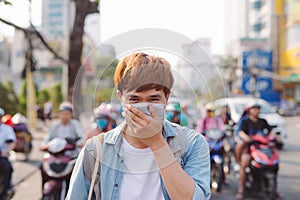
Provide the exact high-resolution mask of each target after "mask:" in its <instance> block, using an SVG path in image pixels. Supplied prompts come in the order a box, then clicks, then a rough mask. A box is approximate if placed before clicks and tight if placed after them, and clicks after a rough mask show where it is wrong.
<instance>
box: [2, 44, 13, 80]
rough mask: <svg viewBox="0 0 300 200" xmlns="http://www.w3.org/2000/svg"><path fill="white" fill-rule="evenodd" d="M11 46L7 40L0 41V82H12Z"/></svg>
mask: <svg viewBox="0 0 300 200" xmlns="http://www.w3.org/2000/svg"><path fill="white" fill-rule="evenodd" d="M11 80H12V77H11V66H10V45H9V44H8V42H6V41H5V40H3V41H0V82H1V83H4V82H7V81H11Z"/></svg>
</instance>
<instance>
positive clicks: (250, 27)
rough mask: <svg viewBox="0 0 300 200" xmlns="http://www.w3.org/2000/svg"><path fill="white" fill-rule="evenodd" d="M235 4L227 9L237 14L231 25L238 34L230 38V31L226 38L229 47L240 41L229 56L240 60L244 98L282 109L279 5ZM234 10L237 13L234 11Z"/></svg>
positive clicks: (259, 0) (253, 0)
mask: <svg viewBox="0 0 300 200" xmlns="http://www.w3.org/2000/svg"><path fill="white" fill-rule="evenodd" d="M228 2H231V1H228ZM232 2H233V3H234V4H235V6H234V7H233V8H231V7H230V5H228V8H227V9H228V10H227V13H230V12H233V13H235V14H231V16H233V18H232V19H230V21H233V22H231V24H233V30H238V31H237V32H238V33H237V34H231V32H230V31H229V32H228V31H227V35H229V37H226V39H227V42H226V43H227V44H230V41H238V42H234V45H233V46H232V48H233V49H234V50H230V51H228V54H230V55H233V56H237V57H238V58H239V65H240V66H241V69H242V71H243V73H242V77H241V84H240V85H241V90H242V91H243V93H245V94H252V95H255V96H258V97H261V98H263V99H265V100H267V101H268V102H270V103H272V104H275V105H279V104H280V101H281V87H280V84H279V83H280V78H279V73H278V70H279V63H278V57H280V56H279V55H278V54H279V52H278V45H277V44H278V43H277V42H278V29H277V27H276V26H275V25H276V24H275V21H276V15H275V14H274V13H275V4H276V3H275V2H276V1H273V0H242V1H232ZM232 2H231V4H232ZM229 4H230V3H229ZM234 8H236V9H237V10H236V11H234V10H232V9H234ZM239 8H241V9H239ZM241 10H242V13H241ZM237 13H239V14H237ZM229 25H230V23H229ZM227 29H228V30H230V29H231V27H230V26H229V27H227ZM276 34H277V35H276ZM235 37H239V38H235ZM228 49H230V48H228Z"/></svg>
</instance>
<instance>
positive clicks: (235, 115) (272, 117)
mask: <svg viewBox="0 0 300 200" xmlns="http://www.w3.org/2000/svg"><path fill="white" fill-rule="evenodd" d="M252 102H255V103H258V104H259V105H260V106H261V109H260V115H259V116H260V117H261V118H264V119H266V120H267V122H268V124H269V125H271V126H272V127H274V128H273V131H274V132H276V133H277V134H279V135H280V136H281V138H282V141H283V143H285V142H286V140H287V128H286V121H285V119H284V118H283V117H282V116H280V115H279V114H278V113H277V112H276V111H275V110H274V109H273V108H272V106H271V104H269V103H268V102H267V101H265V100H264V99H260V98H255V97H248V96H247V97H232V98H220V99H217V100H215V101H214V105H215V106H216V111H218V110H219V109H220V108H221V107H222V106H223V105H227V106H228V108H229V112H230V114H231V119H232V120H233V121H234V122H235V123H237V122H238V121H239V119H240V117H241V115H242V113H243V111H244V109H245V107H246V106H247V105H248V104H250V103H252Z"/></svg>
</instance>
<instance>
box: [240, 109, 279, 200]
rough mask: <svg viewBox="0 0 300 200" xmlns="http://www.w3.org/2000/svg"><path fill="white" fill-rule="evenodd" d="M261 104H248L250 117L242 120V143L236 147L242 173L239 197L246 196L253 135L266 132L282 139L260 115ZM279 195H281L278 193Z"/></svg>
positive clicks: (277, 138)
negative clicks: (247, 169) (246, 170)
mask: <svg viewBox="0 0 300 200" xmlns="http://www.w3.org/2000/svg"><path fill="white" fill-rule="evenodd" d="M259 113H260V105H259V104H257V103H250V104H249V105H248V117H247V118H245V119H243V120H242V123H241V129H240V132H239V137H240V140H241V141H240V142H241V143H242V145H237V147H236V148H238V149H236V150H237V153H238V155H241V158H240V165H241V167H240V173H239V175H240V176H239V183H238V184H239V186H238V191H237V194H236V198H237V199H243V198H244V182H245V179H246V174H245V169H246V167H247V166H249V164H250V160H251V156H250V154H249V146H248V145H247V144H248V143H249V142H251V138H250V136H251V135H254V134H256V133H258V132H266V133H268V134H270V136H273V137H274V138H275V139H276V140H277V141H281V139H280V137H279V136H278V135H277V134H276V133H274V132H273V131H272V127H271V126H270V125H269V124H268V123H267V121H266V120H265V119H262V118H260V117H259ZM278 196H280V195H279V194H278Z"/></svg>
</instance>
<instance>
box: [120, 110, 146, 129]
mask: <svg viewBox="0 0 300 200" xmlns="http://www.w3.org/2000/svg"><path fill="white" fill-rule="evenodd" d="M134 109H135V108H124V117H125V118H126V119H127V120H128V121H129V122H130V123H131V124H132V125H134V126H146V125H147V124H149V123H150V122H151V118H150V116H148V115H146V114H144V113H142V112H140V111H139V110H138V109H135V110H134Z"/></svg>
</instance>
